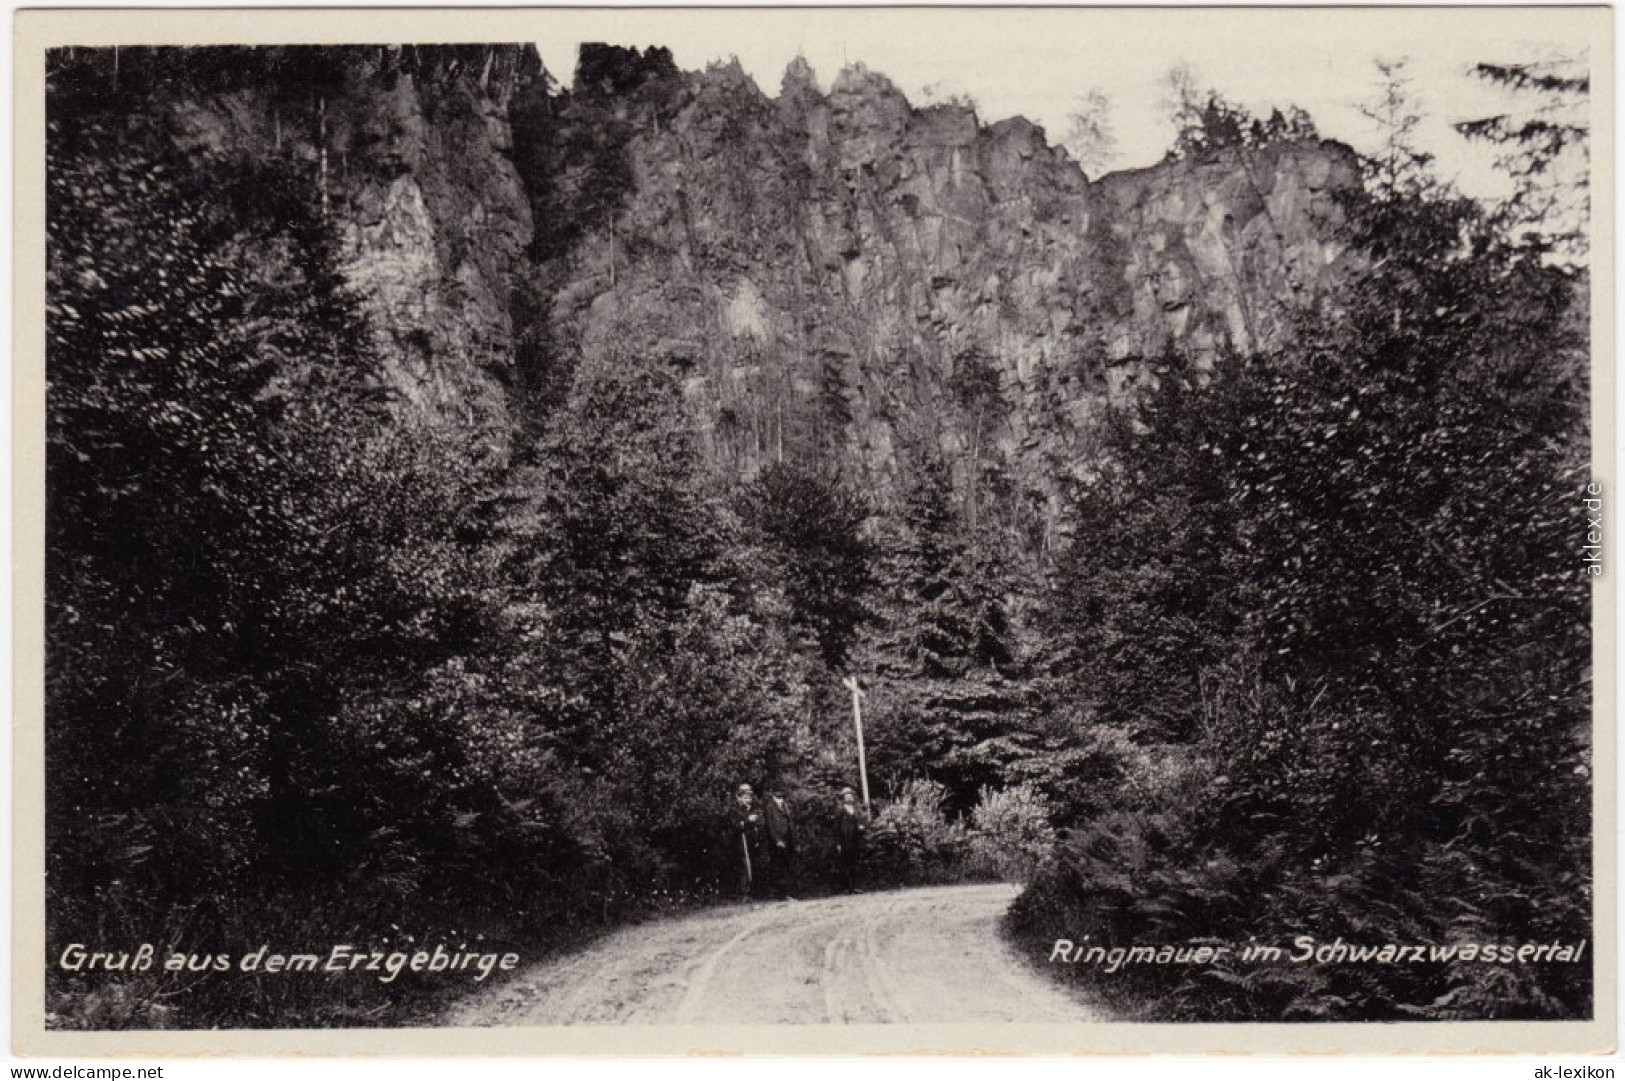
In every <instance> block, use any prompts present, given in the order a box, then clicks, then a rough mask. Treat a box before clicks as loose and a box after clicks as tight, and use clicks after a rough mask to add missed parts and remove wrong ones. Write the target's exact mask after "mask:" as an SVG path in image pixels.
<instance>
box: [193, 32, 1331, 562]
mask: <svg viewBox="0 0 1625 1081" xmlns="http://www.w3.org/2000/svg"><path fill="white" fill-rule="evenodd" d="M247 52H250V51H245V56H246V54H247ZM251 52H252V54H253V55H252V62H253V63H254V64H256V65H259V66H260V67H259V69H257V70H256V72H255V74H254V75H253V77H245V78H242V79H239V80H237V81H236V82H233V83H230V84H229V85H226V86H225V87H224V88H221V87H214V88H213V89H212V90H211V92H209V93H198V92H196V91H195V88H193V89H191V90H185V89H183V90H182V91H177V92H176V93H174V94H173V95H172V100H171V101H170V102H169V103H168V104H167V106H166V110H167V111H166V116H167V119H168V122H169V124H170V125H171V127H172V129H173V137H174V139H175V140H176V142H177V143H178V144H179V145H180V146H182V147H183V148H187V147H190V148H195V149H199V150H202V149H208V150H210V151H213V152H216V153H224V154H227V155H231V154H236V155H242V156H244V157H248V158H259V159H269V158H273V157H280V158H283V159H286V160H289V161H292V162H295V163H297V165H298V166H299V167H300V168H301V169H304V170H306V171H308V172H309V173H310V175H312V176H315V177H317V178H318V179H319V182H320V187H321V190H322V193H323V194H322V199H323V205H324V213H325V214H326V215H327V216H328V217H329V220H330V221H331V222H332V226H333V231H334V234H335V236H336V237H337V238H338V243H339V250H340V261H341V265H342V271H343V273H344V275H345V277H346V279H347V280H348V282H349V283H350V285H351V286H352V287H353V288H354V289H355V291H356V292H357V294H358V295H359V296H360V297H361V298H362V301H363V304H364V307H365V308H366V310H367V312H368V314H369V316H370V317H371V322H372V325H373V328H374V331H375V334H376V336H377V340H378V344H379V347H380V352H381V354H382V356H383V358H384V362H385V367H386V374H387V379H388V381H389V383H390V384H391V386H392V387H393V388H394V389H395V390H396V391H397V392H398V397H399V399H400V401H401V402H402V403H404V405H403V407H404V408H409V409H412V410H415V411H417V412H419V413H421V414H422V415H424V416H428V417H432V418H435V419H436V420H438V421H440V422H443V423H448V424H453V425H456V426H459V427H462V428H465V429H469V430H472V431H478V432H481V433H483V434H484V435H485V437H486V439H487V442H488V443H489V444H490V445H491V446H492V447H493V448H495V449H497V450H499V451H500V450H502V449H504V448H506V447H507V446H508V445H509V443H510V442H511V441H512V439H513V437H514V433H515V432H517V431H519V430H520V428H521V427H522V426H523V425H525V424H527V423H529V424H533V425H545V424H546V414H547V412H548V410H549V409H551V408H553V407H556V405H557V403H558V402H559V401H560V400H562V398H563V395H564V393H565V391H566V390H567V388H568V385H569V381H570V379H571V377H572V375H573V373H574V372H576V371H577V370H579V368H580V367H581V366H582V365H594V364H649V365H660V366H665V367H668V368H670V369H671V370H673V371H675V372H677V373H678V374H679V375H680V377H681V378H682V380H683V383H684V387H685V390H686V393H687V396H688V399H689V402H690V404H691V406H692V409H693V413H694V418H695V423H696V426H697V428H698V430H699V432H700V434H701V438H702V441H703V444H704V446H705V448H706V453H707V457H708V460H709V461H710V463H711V464H712V466H713V467H714V468H715V469H716V470H717V471H718V472H719V473H720V474H721V475H722V476H723V477H725V478H737V477H748V476H750V475H752V474H754V473H755V472H756V471H757V470H758V469H759V468H760V467H761V466H762V465H763V464H764V463H766V462H769V461H773V460H780V459H790V460H802V461H817V462H818V463H820V464H821V465H823V466H826V467H828V466H833V467H835V468H837V469H839V470H840V471H842V472H843V473H844V474H846V475H847V476H848V478H849V479H851V480H852V481H854V482H856V483H858V484H860V485H862V486H864V487H865V488H867V489H869V490H870V491H871V492H873V493H874V494H875V495H876V497H877V498H878V499H879V501H880V502H881V503H882V504H885V503H886V502H888V501H890V500H894V499H895V498H896V497H897V495H898V493H899V492H900V491H901V489H902V487H903V485H904V484H905V482H906V480H907V478H908V477H909V476H910V475H911V472H912V470H913V469H915V468H916V467H917V465H918V463H919V462H920V461H921V460H922V459H923V458H926V457H942V458H945V459H946V460H948V461H949V462H951V463H952V466H953V470H954V474H955V483H956V489H957V490H958V492H959V493H960V495H961V497H962V499H963V500H964V511H965V513H966V515H967V517H968V518H970V519H972V520H975V519H977V518H978V517H979V516H983V515H987V514H992V515H995V516H997V518H998V519H999V520H1000V521H1003V522H1005V523H1009V524H1019V525H1020V526H1021V527H1022V528H1024V529H1026V530H1028V531H1029V533H1030V535H1031V536H1032V537H1033V538H1034V539H1035V540H1036V541H1037V542H1038V543H1042V542H1043V537H1044V535H1045V533H1046V531H1047V529H1048V527H1049V525H1050V523H1051V522H1052V521H1053V520H1054V517H1055V512H1056V511H1057V510H1058V508H1059V503H1060V498H1061V493H1062V491H1063V490H1064V487H1065V484H1066V482H1067V480H1068V478H1078V477H1084V476H1087V474H1088V472H1089V469H1090V468H1091V463H1092V462H1093V461H1094V460H1095V453H1094V441H1095V440H1096V438H1097V437H1098V434H1099V430H1100V418H1101V415H1102V412H1103V410H1104V409H1105V407H1106V406H1107V405H1108V404H1109V403H1111V402H1112V401H1114V400H1118V399H1120V398H1121V397H1122V396H1123V395H1125V394H1128V393H1131V392H1132V388H1133V386H1134V385H1135V384H1136V383H1137V382H1138V381H1140V380H1141V379H1143V374H1144V363H1143V362H1144V361H1145V360H1146V359H1147V358H1151V357H1155V356H1156V355H1157V354H1159V353H1161V352H1163V351H1164V350H1166V349H1169V348H1174V347H1177V348H1180V349H1182V350H1184V351H1186V352H1188V353H1190V354H1193V355H1196V356H1198V357H1211V356H1213V355H1215V354H1217V353H1218V352H1220V351H1222V350H1224V349H1227V348H1231V347H1234V348H1237V349H1241V350H1247V349H1251V348H1255V347H1259V346H1268V345H1269V344H1270V343H1272V342H1274V341H1276V340H1278V339H1279V337H1280V336H1281V334H1282V333H1284V331H1285V327H1286V324H1287V320H1288V318H1289V316H1290V314H1291V312H1292V310H1293V309H1294V308H1295V307H1298V306H1303V305H1310V304H1314V303H1317V302H1319V300H1320V298H1321V293H1322V291H1323V290H1324V288H1325V286H1326V284H1327V282H1328V281H1329V280H1330V279H1331V278H1332V277H1334V276H1335V275H1336V274H1337V272H1338V261H1339V259H1340V258H1341V254H1340V251H1339V249H1338V247H1337V245H1336V244H1335V242H1333V240H1332V239H1331V238H1332V236H1333V235H1334V225H1335V217H1336V201H1335V199H1334V198H1333V195H1334V193H1335V192H1336V191H1337V190H1338V189H1340V188H1346V187H1349V186H1352V185H1353V184H1355V183H1356V182H1357V176H1356V168H1355V163H1354V160H1353V156H1352V154H1351V153H1350V152H1349V151H1347V150H1346V148H1342V147H1339V146H1337V145H1335V144H1331V143H1313V142H1301V141H1297V142H1294V141H1282V142H1276V143H1271V144H1266V145H1264V146H1262V147H1257V148H1251V149H1242V148H1235V149H1231V150H1227V151H1223V152H1218V153H1213V154H1210V155H1208V156H1207V157H1202V158H1194V159H1185V160H1179V161H1174V162H1169V163H1165V164H1162V165H1158V166H1156V167H1153V168H1149V169H1143V170H1138V171H1134V172H1126V173H1119V174H1113V175H1109V176H1106V177H1104V178H1101V179H1099V180H1096V181H1094V182H1090V181H1088V180H1086V179H1085V177H1084V176H1083V174H1082V172H1081V171H1080V170H1079V169H1078V168H1077V166H1076V164H1075V163H1073V162H1072V161H1071V160H1070V159H1069V158H1068V157H1067V155H1066V154H1065V152H1064V151H1062V150H1060V149H1057V148H1055V147H1052V146H1050V145H1049V144H1048V142H1047V140H1046V137H1045V134H1044V132H1043V131H1042V130H1041V129H1039V128H1037V127H1035V126H1034V125H1032V124H1031V123H1028V122H1027V121H1025V120H1021V119H1019V118H1018V119H1011V120H1004V121H1000V122H998V123H995V124H992V125H984V124H982V123H981V122H980V121H979V119H978V117H977V116H976V115H975V113H974V112H973V111H972V110H970V109H968V108H965V107H961V106H955V105H937V106H931V107H927V108H915V107H913V106H911V105H910V103H909V102H908V101H907V100H906V99H905V98H904V96H903V95H902V94H901V93H900V92H899V91H898V90H897V88H896V87H895V86H893V85H892V84H891V83H890V82H889V81H887V80H886V79H885V78H884V77H883V76H882V75H880V74H877V73H874V72H871V71H868V70H866V69H864V68H863V67H861V66H857V67H853V68H851V69H849V70H847V71H845V72H843V73H842V74H841V75H840V76H839V77H838V78H837V79H836V80H835V82H834V84H833V86H832V87H831V89H830V91H829V92H828V93H827V94H826V93H824V92H822V91H821V90H820V89H819V88H818V85H817V82H816V80H815V78H814V75H813V72H812V71H811V70H810V69H809V68H808V67H807V66H806V65H805V63H803V62H800V61H798V62H797V63H795V64H793V65H792V66H791V67H790V69H789V70H788V71H787V72H786V73H785V76H784V80H783V84H782V85H781V87H780V88H779V90H778V94H777V96H776V97H769V96H767V95H766V94H764V93H763V92H762V91H761V90H760V89H759V88H758V87H757V86H756V85H755V84H754V83H753V82H752V81H751V80H750V79H749V78H748V77H746V76H745V74H744V73H743V72H742V71H741V70H740V69H739V68H738V66H737V65H713V66H712V67H711V68H710V69H708V70H707V71H705V72H701V73H682V72H679V71H677V69H676V68H675V67H674V66H673V65H672V64H671V61H670V57H669V55H668V54H666V53H664V52H663V51H661V50H651V51H650V52H648V53H646V54H643V55H638V54H635V53H631V52H629V51H625V50H617V49H610V48H605V47H596V48H595V47H587V48H586V49H584V52H583V57H582V66H581V70H580V71H579V72H578V77H577V85H576V88H575V90H573V91H572V92H571V93H569V94H562V95H560V94H551V93H550V88H549V80H548V78H547V76H546V74H545V73H544V72H543V71H542V69H541V65H540V62H539V60H538V59H537V57H536V54H535V51H534V50H533V49H531V48H530V47H528V46H501V45H498V46H456V47H436V48H413V47H407V48H404V49H399V48H373V47H366V48H360V47H357V48H343V49H337V48H335V49H328V50H296V49H288V50H269V51H268V50H254V51H251ZM188 62H189V63H193V64H195V63H196V60H195V58H193V59H192V60H189V61H188ZM231 62H232V61H231V58H230V57H225V58H223V59H222V63H223V64H224V65H225V66H229V64H230V63H231Z"/></svg>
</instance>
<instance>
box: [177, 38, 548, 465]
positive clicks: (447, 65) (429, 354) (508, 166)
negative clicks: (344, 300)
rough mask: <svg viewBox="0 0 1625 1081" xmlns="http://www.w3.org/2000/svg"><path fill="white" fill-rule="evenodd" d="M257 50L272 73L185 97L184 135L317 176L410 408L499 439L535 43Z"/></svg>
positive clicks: (389, 373) (522, 265) (526, 234)
mask: <svg viewBox="0 0 1625 1081" xmlns="http://www.w3.org/2000/svg"><path fill="white" fill-rule="evenodd" d="M256 62H258V63H261V64H264V65H266V66H267V68H268V69H269V70H268V71H267V73H266V77H264V78H261V79H257V80H252V81H247V82H248V85H246V86H244V87H241V88H237V89H231V90H227V91H226V92H223V93H215V94H208V95H184V96H177V97H176V98H175V100H174V102H173V103H172V104H171V105H170V107H169V110H168V115H169V119H170V123H171V127H172V130H173V136H174V138H175V140H176V142H177V143H178V144H179V145H180V146H181V147H182V148H192V149H196V150H208V151H211V152H214V153H218V154H225V155H227V156H231V155H242V156H245V157H250V158H257V159H259V160H262V161H264V160H271V159H273V158H277V157H281V158H286V159H290V160H292V161H294V162H297V163H299V165H300V166H301V167H302V168H303V169H305V170H306V171H308V172H309V173H310V174H311V175H313V176H315V177H316V178H317V181H318V184H319V186H320V189H321V192H322V195H321V198H322V200H323V203H324V207H325V213H326V214H327V216H328V217H329V220H330V221H331V222H332V226H333V231H334V233H335V235H336V236H337V238H338V245H339V258H340V265H341V271H342V273H343V275H344V277H345V279H346V280H347V281H348V283H349V284H350V286H351V287H352V288H353V289H354V290H355V292H356V294H357V295H358V296H359V297H360V299H361V301H362V305H363V307H364V309H365V311H366V313H367V315H368V316H369V319H370V322H371V325H372V327H373V330H374V332H375V335H376V338H377V344H378V347H379V352H380V354H381V356H382V358H383V362H384V368H385V372H386V379H387V381H388V382H389V384H390V386H391V387H392V388H393V389H394V390H395V391H396V392H397V397H398V399H399V401H400V402H401V403H402V405H403V407H404V408H408V409H411V410H414V411H416V412H418V413H420V414H422V415H424V416H425V417H429V418H432V419H434V420H436V421H437V422H441V423H450V424H456V425H458V426H461V427H465V428H467V429H469V430H471V431H477V432H479V433H482V434H483V435H484V436H485V437H486V439H487V440H488V441H489V442H490V443H491V445H492V446H494V447H498V448H500V447H502V446H504V445H505V444H506V443H507V441H508V439H509V436H510V432H511V429H512V425H513V418H512V416H511V415H510V409H509V392H508V387H509V384H510V383H511V382H512V378H513V358H514V352H515V341H514V339H515V333H514V320H513V315H512V312H513V307H514V295H515V291H516V290H524V289H525V288H527V283H528V282H529V280H530V278H531V276H532V275H531V273H530V269H529V265H528V263H527V260H526V256H525V250H526V246H527V245H528V244H529V242H530V238H531V214H530V204H529V201H528V200H527V198H526V197H525V193H524V190H523V188H522V186H521V184H520V181H519V177H518V174H517V173H516V171H515V169H514V164H513V161H512V155H513V134H512V131H511V128H510V124H509V104H510V102H511V101H512V100H513V98H514V97H515V96H516V95H517V94H520V93H524V92H526V90H527V89H528V87H529V85H530V83H531V82H532V81H534V80H538V79H540V78H542V74H541V66H540V62H539V60H538V59H537V57H536V54H535V51H534V49H532V48H530V47H529V46H501V45H498V46H461V47H442V48H411V47H408V48H406V49H399V48H360V47H357V48H345V49H330V50H322V51H320V52H315V51H299V50H286V51H284V52H283V54H282V56H280V57H278V56H266V55H264V51H261V54H260V55H258V56H257V57H256ZM245 81H246V80H245Z"/></svg>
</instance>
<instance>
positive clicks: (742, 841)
mask: <svg viewBox="0 0 1625 1081" xmlns="http://www.w3.org/2000/svg"><path fill="white" fill-rule="evenodd" d="M739 847H740V848H742V849H743V850H744V852H745V889H746V890H749V889H750V888H751V887H752V886H754V885H755V884H756V874H755V872H753V871H752V870H751V868H750V839H749V838H748V837H746V836H745V835H744V834H743V833H741V834H740V835H739Z"/></svg>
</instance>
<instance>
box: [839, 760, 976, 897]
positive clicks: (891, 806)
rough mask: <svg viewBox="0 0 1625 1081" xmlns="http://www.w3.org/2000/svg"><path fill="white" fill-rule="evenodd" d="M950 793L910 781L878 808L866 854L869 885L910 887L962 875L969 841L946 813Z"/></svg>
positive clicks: (961, 828) (942, 788)
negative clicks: (893, 797)
mask: <svg viewBox="0 0 1625 1081" xmlns="http://www.w3.org/2000/svg"><path fill="white" fill-rule="evenodd" d="M947 799H948V792H947V789H945V788H944V787H943V786H942V785H940V784H937V783H936V782H935V781H910V782H909V783H908V784H907V785H906V786H904V788H903V790H902V791H901V792H900V793H899V794H898V796H897V798H896V799H893V800H891V801H890V802H888V803H885V804H882V805H881V808H880V811H879V812H878V813H877V814H876V815H875V818H874V821H873V822H872V823H871V824H870V826H869V839H868V845H867V846H866V848H865V850H864V863H865V865H866V877H867V880H868V882H869V883H870V884H871V885H879V886H914V885H922V884H924V883H928V882H952V881H955V880H957V879H959V878H960V877H962V876H963V873H964V869H963V861H964V858H965V852H966V845H967V841H968V838H967V836H966V832H965V827H964V825H963V824H961V823H959V822H950V821H949V820H948V817H947V814H946V812H945V810H944V806H945V804H946V802H947Z"/></svg>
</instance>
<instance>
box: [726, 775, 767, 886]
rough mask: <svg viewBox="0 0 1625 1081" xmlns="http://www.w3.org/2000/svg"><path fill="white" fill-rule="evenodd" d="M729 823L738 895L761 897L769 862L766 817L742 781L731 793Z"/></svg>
mask: <svg viewBox="0 0 1625 1081" xmlns="http://www.w3.org/2000/svg"><path fill="white" fill-rule="evenodd" d="M729 819H730V822H731V824H732V827H733V828H732V830H731V832H732V834H733V846H734V856H733V858H734V861H735V863H736V865H737V866H738V867H739V896H740V897H741V898H742V899H744V900H754V899H756V898H759V897H761V896H763V895H764V894H765V893H766V890H767V883H768V880H769V876H770V875H771V873H772V872H771V870H770V868H771V866H772V862H773V857H772V853H771V851H770V847H769V844H768V838H767V819H766V816H765V815H764V814H763V812H762V808H760V807H758V806H757V805H756V793H755V792H754V791H753V790H752V789H751V787H750V785H748V784H742V785H740V786H739V788H738V789H736V790H735V792H734V805H733V809H732V810H731V811H730V812H729Z"/></svg>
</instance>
